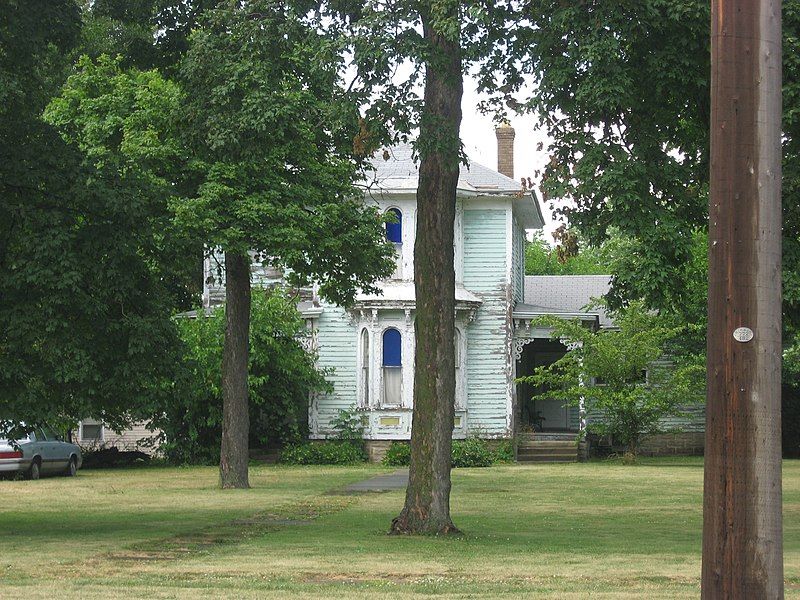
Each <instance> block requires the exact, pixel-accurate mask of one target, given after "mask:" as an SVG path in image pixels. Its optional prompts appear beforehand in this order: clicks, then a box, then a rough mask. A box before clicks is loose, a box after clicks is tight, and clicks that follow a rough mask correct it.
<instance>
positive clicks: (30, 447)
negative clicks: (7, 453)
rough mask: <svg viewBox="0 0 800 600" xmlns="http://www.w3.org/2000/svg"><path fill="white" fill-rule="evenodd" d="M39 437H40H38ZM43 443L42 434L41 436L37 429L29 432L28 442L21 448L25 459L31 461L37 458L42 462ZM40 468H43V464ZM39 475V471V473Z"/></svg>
mask: <svg viewBox="0 0 800 600" xmlns="http://www.w3.org/2000/svg"><path fill="white" fill-rule="evenodd" d="M40 436H41V437H40ZM43 441H44V434H42V433H41V432H40V431H39V430H38V429H36V430H34V431H31V432H30V433H29V434H28V442H27V443H25V444H24V446H21V447H22V448H23V452H24V453H25V459H26V460H31V461H33V459H34V457H36V456H38V457H39V458H40V459H42V461H43V460H44V457H43V456H42V443H43ZM41 468H44V462H42V464H41ZM39 472H40V473H41V469H40V471H39Z"/></svg>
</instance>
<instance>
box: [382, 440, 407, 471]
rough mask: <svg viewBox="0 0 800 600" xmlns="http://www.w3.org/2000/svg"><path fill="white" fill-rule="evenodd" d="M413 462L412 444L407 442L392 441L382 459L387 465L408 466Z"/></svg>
mask: <svg viewBox="0 0 800 600" xmlns="http://www.w3.org/2000/svg"><path fill="white" fill-rule="evenodd" d="M410 462H411V446H409V445H408V443H406V442H392V443H391V445H390V446H389V449H388V450H386V454H385V455H384V457H383V460H382V461H381V464H383V465H386V466H387V467H407V466H408V465H409V463H410Z"/></svg>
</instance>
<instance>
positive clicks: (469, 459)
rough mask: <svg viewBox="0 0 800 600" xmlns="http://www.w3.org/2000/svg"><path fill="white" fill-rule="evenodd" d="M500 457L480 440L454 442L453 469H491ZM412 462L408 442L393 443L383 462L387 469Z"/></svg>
mask: <svg viewBox="0 0 800 600" xmlns="http://www.w3.org/2000/svg"><path fill="white" fill-rule="evenodd" d="M498 456H499V455H497V454H495V453H493V452H492V451H491V450H490V449H489V445H488V444H487V443H486V442H485V441H484V440H481V439H478V438H470V439H467V440H453V450H452V460H453V468H458V467H490V466H492V463H494V462H495V460H497V459H498ZM503 456H505V454H503ZM511 460H512V461H513V460H514V448H513V446H512V447H511ZM410 462H411V446H410V445H409V444H408V443H407V442H392V444H391V446H389V449H388V450H387V451H386V455H385V456H384V457H383V460H382V461H381V463H382V464H384V465H386V466H387V467H407V466H408V465H409V463H410Z"/></svg>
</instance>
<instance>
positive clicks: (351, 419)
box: [331, 406, 364, 443]
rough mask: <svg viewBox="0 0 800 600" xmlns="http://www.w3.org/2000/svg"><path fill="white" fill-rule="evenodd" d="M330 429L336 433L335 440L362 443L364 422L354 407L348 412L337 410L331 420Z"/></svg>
mask: <svg viewBox="0 0 800 600" xmlns="http://www.w3.org/2000/svg"><path fill="white" fill-rule="evenodd" d="M331 427H332V428H333V429H334V430H335V431H336V439H337V440H349V441H351V442H359V443H363V442H364V422H363V421H362V417H361V414H360V413H359V412H358V411H357V410H356V407H355V406H351V407H350V409H349V410H339V412H338V414H337V415H336V416H335V417H334V418H333V419H331Z"/></svg>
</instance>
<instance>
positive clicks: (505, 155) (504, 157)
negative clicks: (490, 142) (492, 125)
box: [494, 123, 514, 179]
mask: <svg viewBox="0 0 800 600" xmlns="http://www.w3.org/2000/svg"><path fill="white" fill-rule="evenodd" d="M494 131H495V133H496V134H497V171H498V172H500V173H502V174H503V175H505V176H506V177H510V178H511V179H514V128H513V127H512V126H511V125H509V124H508V123H503V124H502V125H500V127H498V128H497V129H495V130H494Z"/></svg>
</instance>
